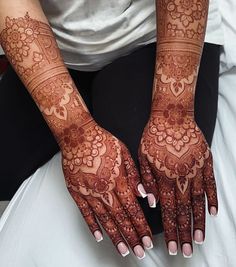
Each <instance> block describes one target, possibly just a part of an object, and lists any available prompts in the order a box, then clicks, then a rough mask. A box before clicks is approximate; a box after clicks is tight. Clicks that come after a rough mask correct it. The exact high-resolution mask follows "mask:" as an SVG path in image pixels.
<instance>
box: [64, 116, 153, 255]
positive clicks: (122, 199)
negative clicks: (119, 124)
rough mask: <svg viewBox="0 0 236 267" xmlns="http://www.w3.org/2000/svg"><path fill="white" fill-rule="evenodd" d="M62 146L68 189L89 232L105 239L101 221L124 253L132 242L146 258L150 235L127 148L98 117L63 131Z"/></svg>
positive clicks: (137, 177) (136, 252) (97, 237)
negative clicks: (103, 126)
mask: <svg viewBox="0 0 236 267" xmlns="http://www.w3.org/2000/svg"><path fill="white" fill-rule="evenodd" d="M60 147H61V149H62V166H63V172H64V175H65V179H66V184H67V187H68V190H69V192H70V193H71V195H72V197H73V199H74V200H75V202H76V204H77V205H78V207H79V209H80V211H81V213H82V215H83V217H84V219H85V220H86V222H87V224H88V226H89V229H90V231H91V232H92V233H93V234H94V235H95V237H96V239H97V240H98V241H100V240H102V234H101V232H102V230H101V228H100V226H99V224H98V222H97V219H98V220H99V222H100V223H101V225H102V226H103V228H104V229H105V230H106V232H107V234H108V236H109V237H110V238H111V240H112V242H113V243H114V245H115V246H116V247H117V249H118V251H119V252H120V253H121V254H123V256H125V255H127V254H128V248H127V243H128V245H129V246H130V247H131V248H132V250H133V252H134V253H135V254H136V256H138V257H139V258H142V257H143V256H144V250H143V246H142V243H143V244H144V245H145V246H146V247H150V246H151V244H152V242H151V239H150V237H151V238H152V233H151V230H150V228H149V226H148V224H147V221H146V219H145V217H144V214H143V211H142V209H141V207H140V205H139V203H138V201H137V199H136V196H140V193H139V192H138V191H137V186H138V183H140V179H139V175H138V172H137V170H136V168H135V165H134V162H133V160H132V159H131V156H130V154H129V151H128V149H127V148H126V147H125V145H124V144H123V143H122V142H121V141H119V140H118V139H117V138H115V137H114V136H113V135H111V134H110V133H109V132H108V131H106V130H105V129H103V128H101V127H100V126H98V125H97V124H96V122H95V121H94V120H91V121H90V122H88V123H87V124H86V125H83V126H80V127H79V126H77V125H76V124H72V125H71V126H70V127H68V128H66V129H64V131H63V133H62V135H61V137H60ZM122 235H123V236H124V238H123V237H122ZM125 239H126V241H125ZM141 241H142V242H141ZM126 242H127V243H126Z"/></svg>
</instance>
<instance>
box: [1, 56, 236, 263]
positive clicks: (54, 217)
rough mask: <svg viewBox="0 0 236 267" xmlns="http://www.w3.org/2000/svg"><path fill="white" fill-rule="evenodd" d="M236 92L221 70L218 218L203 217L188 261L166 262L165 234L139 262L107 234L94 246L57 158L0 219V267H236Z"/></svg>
mask: <svg viewBox="0 0 236 267" xmlns="http://www.w3.org/2000/svg"><path fill="white" fill-rule="evenodd" d="M224 58H225V57H224V56H222V58H221V65H222V66H225V62H224ZM221 69H222V68H221ZM235 87H236V67H233V68H231V69H230V70H227V71H226V72H223V70H222V73H221V76H220V94H219V109H218V117H217V122H216V129H215V134H214V138H213V144H212V153H213V157H214V170H215V175H216V180H217V186H218V196H219V215H218V217H217V218H213V217H211V216H209V215H207V225H206V241H205V242H204V245H202V246H198V245H195V246H194V255H193V257H192V259H184V258H183V257H182V255H180V253H179V254H178V255H177V256H168V254H167V251H166V247H165V244H164V240H163V234H161V235H157V236H154V241H155V242H154V248H153V249H152V250H150V251H146V258H145V259H143V260H141V261H140V260H138V259H137V258H136V257H135V256H134V255H133V254H132V252H131V253H130V255H128V256H127V257H125V258H122V257H121V256H119V255H118V253H117V251H116V250H115V248H114V247H113V245H112V243H111V241H110V240H109V239H108V237H107V235H106V234H105V233H104V237H105V238H104V240H103V241H102V242H100V243H97V242H96V241H95V239H94V238H93V236H92V235H91V233H90V231H89V230H88V227H87V225H86V224H85V222H84V219H83V217H82V216H81V214H80V212H79V210H78V208H77V207H76V205H75V203H74V201H73V199H72V198H71V196H70V194H69V193H68V191H67V189H66V186H65V181H64V177H63V173H62V169H61V154H60V153H58V154H56V155H55V156H54V157H53V158H52V159H51V160H50V161H49V162H48V163H46V164H45V165H44V166H42V167H41V168H39V169H38V170H37V171H36V172H35V173H34V174H33V175H32V176H31V177H29V178H28V179H27V180H26V181H25V182H24V183H23V184H22V185H21V187H20V188H19V189H18V191H17V192H16V194H15V196H14V197H13V199H12V200H11V202H10V204H9V206H8V207H7V209H6V210H5V212H4V214H3V216H2V218H1V219H0V255H1V256H0V266H4V267H36V266H37V267H65V266H70V267H78V266H84V265H86V266H87V267H122V266H129V267H133V266H140V267H141V266H142V267H185V266H186V267H187V266H189V267H223V266H226V267H235V266H236V253H235V251H236V209H235V200H236V196H235V188H236V172H235V166H236V143H235V130H236V116H235V114H236V105H235V99H236V90H235Z"/></svg>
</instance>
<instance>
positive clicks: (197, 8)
mask: <svg viewBox="0 0 236 267" xmlns="http://www.w3.org/2000/svg"><path fill="white" fill-rule="evenodd" d="M165 2H166V4H167V10H168V11H169V14H170V15H171V17H172V19H174V20H176V19H178V20H179V21H180V22H181V23H182V24H183V26H184V27H187V26H189V24H190V23H193V22H196V21H199V20H201V19H202V18H204V17H205V16H206V8H205V7H206V5H204V4H203V1H202V0H187V1H186V0H172V1H167V0H166V1H165Z"/></svg>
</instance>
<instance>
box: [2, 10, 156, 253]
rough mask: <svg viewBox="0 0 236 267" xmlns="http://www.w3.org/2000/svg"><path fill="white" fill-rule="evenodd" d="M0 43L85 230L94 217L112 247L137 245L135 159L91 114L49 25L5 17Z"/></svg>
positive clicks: (141, 226) (143, 226)
mask: <svg viewBox="0 0 236 267" xmlns="http://www.w3.org/2000/svg"><path fill="white" fill-rule="evenodd" d="M0 42H1V45H2V47H3V48H4V51H5V53H6V55H7V57H8V59H9V61H10V62H11V64H12V66H13V67H14V68H15V70H16V72H17V73H18V75H19V77H20V78H21V79H22V81H23V82H24V84H25V86H26V88H27V90H28V91H29V92H30V94H31V96H32V98H33V99H34V100H35V102H36V104H37V105H38V107H39V109H40V110H41V112H42V114H43V116H44V118H45V120H46V122H47V123H48V125H49V127H50V129H51V130H52V132H53V134H54V136H55V138H56V140H57V142H58V144H59V146H60V148H61V151H62V167H63V172H64V175H65V180H66V185H67V188H68V190H69V192H70V193H71V195H72V197H73V199H74V200H75V202H76V204H77V205H78V207H79V209H80V211H81V213H82V215H83V216H84V218H85V220H86V222H87V224H88V226H89V229H90V231H91V232H92V233H94V232H95V231H96V230H100V231H101V229H100V226H99V224H98V222H97V220H99V221H100V222H101V224H102V226H103V227H104V229H105V230H106V232H107V233H108V235H109V237H110V238H111V240H112V241H113V243H114V245H115V246H117V244H118V243H119V242H121V241H123V242H124V243H126V242H125V240H126V241H127V243H128V244H129V245H130V247H131V248H132V249H134V247H135V246H136V245H138V244H139V245H141V246H142V241H141V238H142V237H143V236H150V237H151V238H152V233H151V229H150V227H149V226H148V224H147V221H146V219H145V217H144V213H143V211H142V209H141V207H140V205H139V203H138V201H137V199H136V196H140V194H139V192H138V190H137V185H138V183H140V178H139V175H138V172H137V170H136V167H135V164H134V162H133V160H132V158H131V156H130V154H129V151H128V149H127V148H126V147H125V145H124V144H123V143H121V142H120V141H119V140H118V139H117V138H115V137H114V136H112V135H111V134H110V133H109V132H107V131H106V130H105V129H103V128H101V127H100V126H98V125H97V124H96V122H95V121H94V120H93V119H92V117H91V115H90V113H89V111H88V109H87V107H86V106H85V104H84V102H83V100H82V98H81V96H80V95H79V93H78V91H77V89H76V87H75V84H74V83H73V80H72V79H71V77H70V75H69V73H68V71H67V69H66V67H65V65H64V63H63V61H62V58H61V56H60V51H59V49H58V47H57V44H56V41H55V37H54V35H53V33H52V30H51V28H50V26H49V25H48V24H47V23H44V22H40V21H37V20H35V19H32V18H31V17H30V16H29V15H28V14H26V15H25V17H20V18H10V17H7V18H6V20H5V29H3V31H2V32H1V33H0ZM101 232H102V231H101ZM116 248H117V247H116Z"/></svg>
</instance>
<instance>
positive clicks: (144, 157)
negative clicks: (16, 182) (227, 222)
mask: <svg viewBox="0 0 236 267" xmlns="http://www.w3.org/2000/svg"><path fill="white" fill-rule="evenodd" d="M156 5H157V42H158V44H157V55H156V69H155V78H154V85H153V102H152V109H151V114H150V119H149V121H148V123H147V125H146V127H145V129H144V132H143V136H142V139H141V143H140V147H139V161H140V165H141V174H142V183H143V185H144V187H145V189H146V191H147V192H149V193H153V194H154V196H156V197H157V198H159V199H160V205H161V210H162V220H163V226H164V231H165V240H166V243H167V245H168V242H169V241H171V240H173V241H177V240H178V239H179V241H180V244H181V247H182V245H183V243H189V244H192V236H191V223H192V222H191V214H193V228H194V230H196V229H200V230H202V231H203V236H205V193H206V194H207V198H208V207H209V208H210V207H211V206H215V207H216V208H218V202H217V192H216V184H215V179H214V173H213V161H212V154H211V151H210V148H209V146H208V144H207V142H206V140H205V138H204V136H203V134H202V132H201V130H200V129H199V127H198V126H197V124H196V122H195V119H194V95H195V87H196V81H197V75H198V69H199V64H200V58H201V53H202V47H203V40H204V35H205V28H206V18H207V10H208V1H207V0H189V1H184V0H170V1H168V0H158V1H156Z"/></svg>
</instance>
